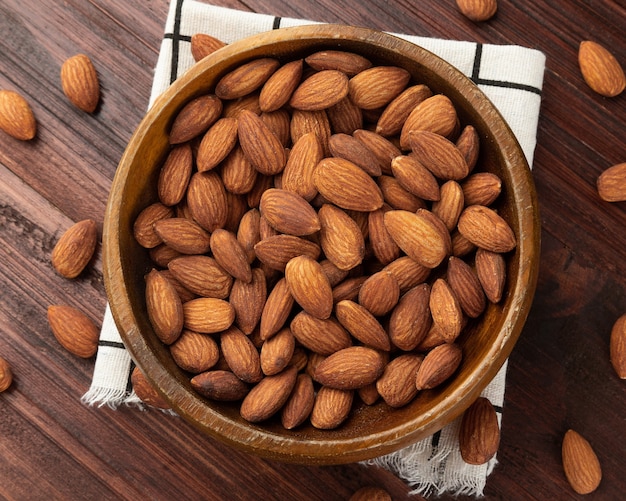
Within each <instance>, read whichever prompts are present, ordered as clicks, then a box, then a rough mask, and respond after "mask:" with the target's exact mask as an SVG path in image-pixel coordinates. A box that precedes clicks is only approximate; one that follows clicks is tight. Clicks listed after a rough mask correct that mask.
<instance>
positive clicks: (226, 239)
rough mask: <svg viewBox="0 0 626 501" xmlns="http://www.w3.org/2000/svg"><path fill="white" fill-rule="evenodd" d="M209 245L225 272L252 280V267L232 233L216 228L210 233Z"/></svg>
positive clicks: (238, 277)
mask: <svg viewBox="0 0 626 501" xmlns="http://www.w3.org/2000/svg"><path fill="white" fill-rule="evenodd" d="M210 245H211V252H212V253H213V257H214V258H215V261H217V263H218V264H219V265H220V266H221V267H222V268H223V269H224V270H226V272H227V273H229V274H230V275H231V276H233V277H234V278H236V279H238V280H242V281H244V282H247V283H249V282H250V281H251V280H252V269H251V268H250V265H249V264H248V258H247V256H246V252H245V250H244V248H243V247H242V246H241V244H240V243H239V242H238V240H237V237H236V236H235V234H234V233H232V232H230V231H228V230H225V229H223V228H217V229H216V230H215V231H214V232H213V233H212V234H211V239H210Z"/></svg>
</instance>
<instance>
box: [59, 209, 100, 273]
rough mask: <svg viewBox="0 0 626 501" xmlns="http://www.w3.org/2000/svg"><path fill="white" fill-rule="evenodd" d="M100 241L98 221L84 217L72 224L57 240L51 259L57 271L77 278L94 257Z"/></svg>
mask: <svg viewBox="0 0 626 501" xmlns="http://www.w3.org/2000/svg"><path fill="white" fill-rule="evenodd" d="M97 242H98V228H97V225H96V222H95V221H93V220H91V219H84V220H83V221H79V222H77V223H74V224H73V225H72V226H70V227H69V228H68V229H67V230H65V232H64V233H63V235H61V238H59V240H58V241H57V243H56V244H55V246H54V248H53V249H52V254H51V256H50V260H51V262H52V266H53V267H54V269H55V270H56V271H57V273H58V274H59V275H61V276H63V277H65V278H76V277H77V276H78V275H80V274H81V273H82V271H83V270H84V269H85V267H86V266H87V265H88V264H89V262H90V261H91V259H92V258H93V255H94V252H95V250H96V244H97Z"/></svg>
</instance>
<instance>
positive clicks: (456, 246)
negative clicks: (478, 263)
mask: <svg viewBox="0 0 626 501" xmlns="http://www.w3.org/2000/svg"><path fill="white" fill-rule="evenodd" d="M450 239H451V242H452V255H453V256H456V257H463V256H467V255H468V254H469V253H470V252H472V251H474V250H476V246H475V245H474V244H473V243H472V242H470V241H469V240H468V239H467V238H465V237H464V236H463V235H461V234H460V233H459V230H454V231H453V232H452V235H450Z"/></svg>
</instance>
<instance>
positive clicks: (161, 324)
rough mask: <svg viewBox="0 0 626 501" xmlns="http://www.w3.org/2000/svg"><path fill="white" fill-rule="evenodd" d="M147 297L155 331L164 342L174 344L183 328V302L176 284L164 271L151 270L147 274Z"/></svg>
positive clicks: (149, 314) (147, 306) (148, 309)
mask: <svg viewBox="0 0 626 501" xmlns="http://www.w3.org/2000/svg"><path fill="white" fill-rule="evenodd" d="M145 297H146V308H147V311H148V318H149V319H150V323H151V324H152V328H153V329H154V333H155V334H156V335H157V337H158V338H159V339H160V340H161V341H162V342H163V343H164V344H172V343H173V342H174V341H176V340H177V339H178V337H179V336H180V334H181V332H182V330H183V304H182V301H181V300H180V296H179V295H178V292H177V291H176V289H175V287H174V285H173V284H172V283H171V282H170V281H169V280H168V279H167V278H166V276H165V275H163V273H161V272H159V271H157V270H151V271H150V272H149V273H148V275H147V276H146V292H145Z"/></svg>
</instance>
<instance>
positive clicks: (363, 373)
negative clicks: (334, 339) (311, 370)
mask: <svg viewBox="0 0 626 501" xmlns="http://www.w3.org/2000/svg"><path fill="white" fill-rule="evenodd" d="M384 368H385V361H384V359H383V357H382V356H381V354H380V353H379V352H377V351H376V350H373V349H372V348H367V347H364V346H350V347H349V348H344V349H343V350H339V351H337V352H335V353H333V354H332V355H329V356H328V357H326V358H325V359H324V360H322V361H321V362H320V364H319V365H318V366H317V367H316V368H315V374H314V376H313V379H315V381H317V382H318V383H320V384H322V385H324V386H328V387H329V388H336V389H339V390H355V389H357V388H361V387H363V386H365V385H368V384H371V383H373V382H374V381H376V380H377V379H378V378H379V377H380V375H381V374H382V373H383V370H384Z"/></svg>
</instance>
